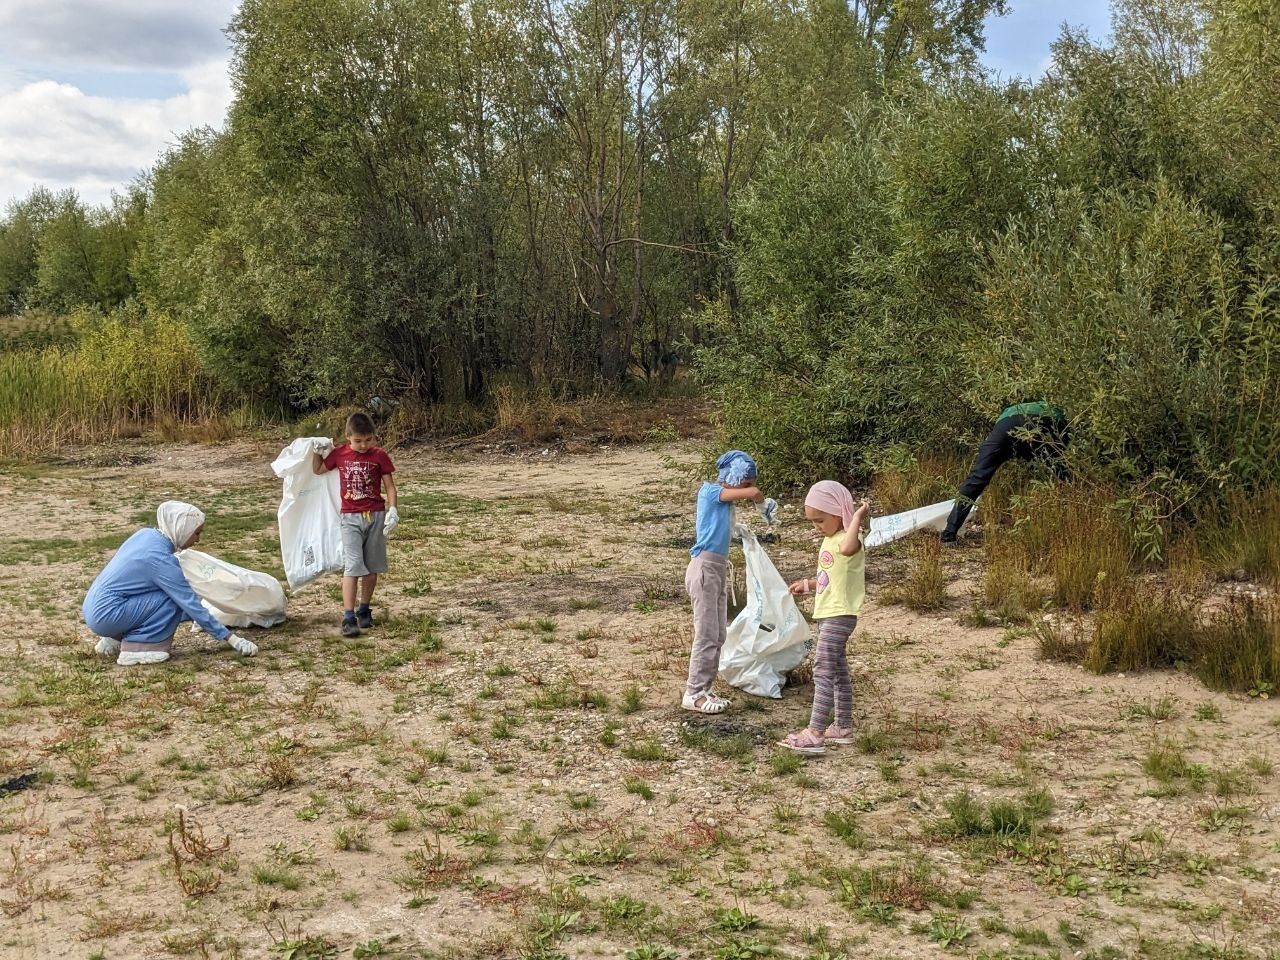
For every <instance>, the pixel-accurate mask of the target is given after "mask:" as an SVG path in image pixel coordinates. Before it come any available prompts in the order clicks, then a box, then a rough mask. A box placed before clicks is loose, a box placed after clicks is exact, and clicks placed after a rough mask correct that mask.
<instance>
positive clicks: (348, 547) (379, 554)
mask: <svg viewBox="0 0 1280 960" xmlns="http://www.w3.org/2000/svg"><path fill="white" fill-rule="evenodd" d="M365 517H368V518H369V519H368V520H366V519H365ZM382 518H383V512H382V511H381V510H378V511H376V512H374V513H344V514H343V515H342V520H341V527H342V565H343V570H342V575H343V576H346V577H363V576H365V575H366V574H370V573H386V572H387V535H386V533H384V532H383V529H382Z"/></svg>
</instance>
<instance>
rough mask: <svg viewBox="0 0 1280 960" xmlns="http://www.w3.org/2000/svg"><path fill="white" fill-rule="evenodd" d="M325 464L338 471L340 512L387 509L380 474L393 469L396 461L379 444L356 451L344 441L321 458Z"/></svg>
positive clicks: (394, 470)
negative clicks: (362, 450) (363, 450)
mask: <svg viewBox="0 0 1280 960" xmlns="http://www.w3.org/2000/svg"><path fill="white" fill-rule="evenodd" d="M324 465H325V466H326V467H328V468H329V469H330V470H337V471H338V480H339V483H340V489H341V492H342V512H343V513H364V512H365V511H366V510H367V511H370V512H374V511H378V510H384V509H386V506H387V504H386V501H385V500H383V499H382V475H383V474H384V473H395V472H396V468H395V465H394V464H393V463H392V462H391V458H390V457H388V456H387V451H385V450H383V449H382V448H381V447H370V448H369V449H368V450H366V451H365V452H364V453H356V452H355V451H354V450H352V449H351V444H349V443H344V444H343V445H342V446H340V447H336V448H334V450H333V451H332V452H331V453H330V454H329V455H328V456H327V457H325V458H324Z"/></svg>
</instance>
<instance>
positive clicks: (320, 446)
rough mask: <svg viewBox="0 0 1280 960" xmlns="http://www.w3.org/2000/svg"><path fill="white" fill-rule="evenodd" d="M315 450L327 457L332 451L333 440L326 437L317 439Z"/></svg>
mask: <svg viewBox="0 0 1280 960" xmlns="http://www.w3.org/2000/svg"><path fill="white" fill-rule="evenodd" d="M315 451H316V453H318V454H320V456H322V457H327V456H328V455H329V454H331V453H332V452H333V441H332V440H328V439H324V440H321V441H319V442H318V443H317V444H316V445H315Z"/></svg>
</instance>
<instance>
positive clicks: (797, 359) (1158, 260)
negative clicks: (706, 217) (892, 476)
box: [699, 0, 1280, 606]
mask: <svg viewBox="0 0 1280 960" xmlns="http://www.w3.org/2000/svg"><path fill="white" fill-rule="evenodd" d="M1251 4H1252V5H1251ZM1261 6H1265V5H1259V4H1257V3H1255V2H1253V0H1241V2H1238V3H1227V4H1222V5H1220V6H1219V7H1217V8H1215V14H1214V16H1213V17H1212V18H1210V19H1208V21H1207V22H1206V17H1205V15H1204V12H1203V8H1202V7H1201V6H1200V5H1199V4H1197V3H1195V2H1193V0H1186V2H1180V0H1170V2H1168V3H1162V4H1157V5H1154V6H1153V5H1150V4H1141V5H1140V4H1131V3H1127V2H1121V3H1118V4H1117V8H1116V11H1115V15H1116V24H1117V30H1116V38H1117V39H1116V43H1115V45H1114V46H1113V47H1110V48H1103V47H1099V46H1097V45H1095V44H1093V43H1091V42H1090V41H1089V40H1087V39H1086V38H1084V37H1083V36H1078V35H1074V34H1071V33H1067V34H1065V35H1064V36H1063V37H1062V39H1061V40H1060V41H1059V43H1058V44H1057V45H1056V47H1055V60H1056V64H1057V65H1056V67H1055V69H1054V71H1053V72H1052V73H1051V74H1050V75H1049V76H1048V77H1047V78H1045V79H1044V80H1042V81H1041V82H1040V83H1038V84H1037V85H1035V86H1034V87H1026V86H1019V85H1014V86H1010V87H1008V88H1005V89H999V88H996V87H994V86H991V85H989V84H985V83H980V82H974V81H964V82H957V81H954V80H942V79H940V80H938V81H937V82H935V83H934V84H932V85H931V86H929V87H922V86H920V85H917V84H910V83H908V84H903V85H901V86H900V87H898V88H897V91H896V93H895V95H894V96H893V97H892V98H891V99H890V100H889V101H888V102H881V103H876V104H869V103H867V102H855V103H854V104H853V108H852V109H851V111H850V114H849V116H848V118H847V120H846V122H845V123H844V124H843V125H841V126H838V127H834V128H831V129H830V130H829V131H828V132H827V136H826V137H825V139H823V140H821V141H819V142H814V140H813V138H812V137H811V136H809V134H808V133H805V134H798V135H796V136H792V137H783V138H780V140H779V142H778V144H777V145H776V146H774V147H773V148H771V150H770V151H769V153H768V154H767V155H766V156H765V157H764V160H763V164H762V168H761V173H760V175H759V177H758V178H757V181H756V182H755V183H754V184H753V185H752V188H751V189H750V190H749V191H746V192H744V193H743V194H742V195H741V197H740V199H739V205H738V216H737V225H738V250H737V263H736V266H737V275H738V277H739V278H740V281H741V290H742V294H743V297H742V310H741V312H740V315H735V314H734V313H733V312H732V311H730V310H729V309H728V308H727V306H726V305H725V304H723V303H715V304H712V305H711V306H709V307H708V308H707V309H706V310H705V311H704V316H703V320H704V323H705V327H706V329H707V331H708V334H709V336H710V338H711V339H710V342H709V345H708V346H707V347H706V348H705V349H704V350H703V351H701V353H700V354H699V365H700V370H701V373H702V375H703V377H704V379H705V380H706V382H707V383H708V384H709V385H710V387H711V388H712V390H713V391H714V392H715V393H716V394H717V396H718V397H719V398H720V399H721V401H722V403H723V406H724V428H725V432H726V433H727V434H728V436H727V440H728V441H729V442H732V443H733V444H735V445H738V446H743V447H745V448H748V449H751V450H753V451H755V452H757V453H759V454H760V456H761V459H762V460H763V461H764V462H765V466H766V469H768V470H769V472H770V475H771V477H775V478H776V479H778V480H780V481H783V482H811V481H812V480H814V479H817V478H819V477H822V476H838V477H845V478H852V479H855V480H856V479H862V478H863V477H865V476H866V474H867V473H868V472H869V471H871V470H874V469H877V468H879V469H881V470H883V469H886V468H892V467H893V466H894V461H896V460H898V459H900V458H901V456H902V454H903V451H904V449H905V453H906V455H907V456H912V455H916V456H919V455H920V454H922V453H928V452H930V451H942V452H944V453H946V454H948V455H950V454H951V453H952V452H953V451H955V450H956V447H957V445H961V446H963V445H966V444H967V445H972V444H973V443H974V442H975V441H977V440H979V439H980V438H981V437H982V435H983V434H984V432H985V430H986V429H987V428H988V427H989V425H990V423H991V420H992V418H993V417H994V415H995V414H996V413H997V412H998V411H999V410H1000V409H1001V408H1002V407H1003V406H1004V405H1006V404H1007V403H1010V402H1015V401H1019V400H1024V399H1030V398H1036V399H1039V398H1046V399H1050V400H1053V401H1055V402H1057V403H1059V404H1060V405H1061V406H1063V407H1064V408H1065V409H1066V410H1067V411H1068V415H1069V418H1070V420H1071V427H1072V434H1073V443H1072V448H1071V463H1072V466H1073V467H1074V470H1075V472H1076V474H1077V476H1078V477H1080V478H1082V479H1086V480H1088V481H1090V482H1094V483H1096V484H1098V485H1099V486H1100V487H1102V488H1106V487H1110V488H1112V489H1113V491H1114V492H1113V494H1112V496H1113V499H1115V500H1116V501H1117V502H1118V503H1119V504H1120V505H1121V507H1123V512H1124V515H1125V518H1126V519H1127V522H1128V524H1129V526H1130V530H1129V532H1130V534H1131V535H1133V536H1134V537H1135V545H1136V547H1137V549H1138V552H1139V555H1140V557H1141V558H1142V559H1144V560H1151V559H1154V558H1158V557H1159V556H1160V554H1161V550H1162V548H1163V539H1162V538H1163V536H1164V533H1165V531H1164V529H1163V525H1164V524H1166V523H1167V522H1168V521H1169V519H1170V518H1171V517H1178V518H1185V517H1187V516H1188V509H1187V508H1188V506H1189V504H1191V503H1192V502H1193V501H1195V500H1196V499H1197V498H1199V499H1201V500H1203V499H1206V498H1209V499H1212V498H1213V497H1215V496H1218V495H1219V491H1228V490H1230V489H1232V488H1238V487H1248V488H1257V487H1265V486H1266V485H1268V484H1273V483H1275V482H1276V480H1277V478H1278V476H1280V473H1278V471H1280V430H1277V428H1276V422H1277V418H1276V412H1277V411H1278V410H1280V375H1278V371H1277V370H1276V359H1275V358H1276V356H1277V355H1278V348H1280V316H1278V315H1277V310H1278V309H1280V298H1278V297H1277V292H1276V286H1275V283H1276V281H1275V272H1276V265H1277V263H1278V262H1280V258H1278V256H1277V254H1278V252H1280V243H1278V242H1277V236H1278V235H1280V234H1278V233H1277V230H1276V224H1275V214H1276V211H1277V210H1278V209H1280V203H1277V202H1276V197H1277V191H1276V188H1275V178H1274V176H1272V177H1265V176H1261V175H1259V172H1260V171H1261V170H1262V169H1267V168H1268V163H1269V162H1270V161H1272V160H1274V157H1273V152H1274V150H1275V147H1274V144H1275V142H1276V141H1277V138H1276V137H1271V138H1269V139H1268V138H1267V136H1266V135H1265V134H1263V133H1261V131H1264V130H1275V129H1280V112H1278V111H1277V110H1276V108H1275V106H1274V104H1275V98H1274V97H1271V98H1268V97H1267V93H1268V92H1274V85H1275V81H1274V73H1275V71H1273V72H1272V73H1271V74H1267V73H1265V72H1260V71H1259V68H1258V64H1259V63H1275V62H1276V57H1277V51H1280V36H1278V35H1277V27H1276V21H1277V17H1276V15H1275V14H1274V13H1273V12H1270V11H1268V12H1263V10H1262V9H1261ZM1246 24H1249V25H1250V26H1248V27H1246V26H1245V25H1246ZM1269 57H1270V58H1271V59H1268V58H1269ZM1250 58H1251V59H1250ZM1246 60H1247V62H1245V61H1246ZM1224 90H1230V91H1231V93H1230V95H1229V96H1230V99H1231V101H1232V102H1231V104H1230V106H1229V108H1228V105H1227V104H1225V103H1224V102H1223V101H1224V99H1226V95H1224V94H1223V92H1222V91H1224ZM1215 106H1217V107H1220V109H1217V110H1215ZM1244 117H1248V118H1249V119H1248V120H1247V121H1246V120H1244V119H1243V118H1244ZM1246 131H1247V132H1246ZM1271 166H1272V167H1274V164H1273V163H1272V164H1271ZM1098 572H1101V571H1090V570H1088V569H1085V568H1084V567H1081V568H1079V569H1077V570H1075V571H1062V574H1063V575H1062V576H1057V575H1056V574H1055V579H1057V581H1058V590H1057V593H1058V598H1057V599H1058V601H1059V602H1060V603H1067V604H1069V605H1072V606H1086V605H1089V604H1091V603H1093V602H1094V598H1093V597H1092V596H1091V594H1092V592H1093V579H1096V573H1098ZM1077 574H1078V576H1077ZM1091 576H1092V577H1093V579H1091Z"/></svg>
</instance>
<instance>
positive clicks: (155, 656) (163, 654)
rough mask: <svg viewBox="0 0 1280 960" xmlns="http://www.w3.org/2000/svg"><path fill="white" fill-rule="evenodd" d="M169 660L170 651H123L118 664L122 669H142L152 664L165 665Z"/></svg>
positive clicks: (117, 659) (117, 661)
mask: <svg viewBox="0 0 1280 960" xmlns="http://www.w3.org/2000/svg"><path fill="white" fill-rule="evenodd" d="M168 659H169V651H168V650H122V651H121V652H120V656H118V657H116V663H118V664H119V665H120V666H122V667H141V666H146V665H147V664H150V663H164V662H165V661H166V660H168Z"/></svg>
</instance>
